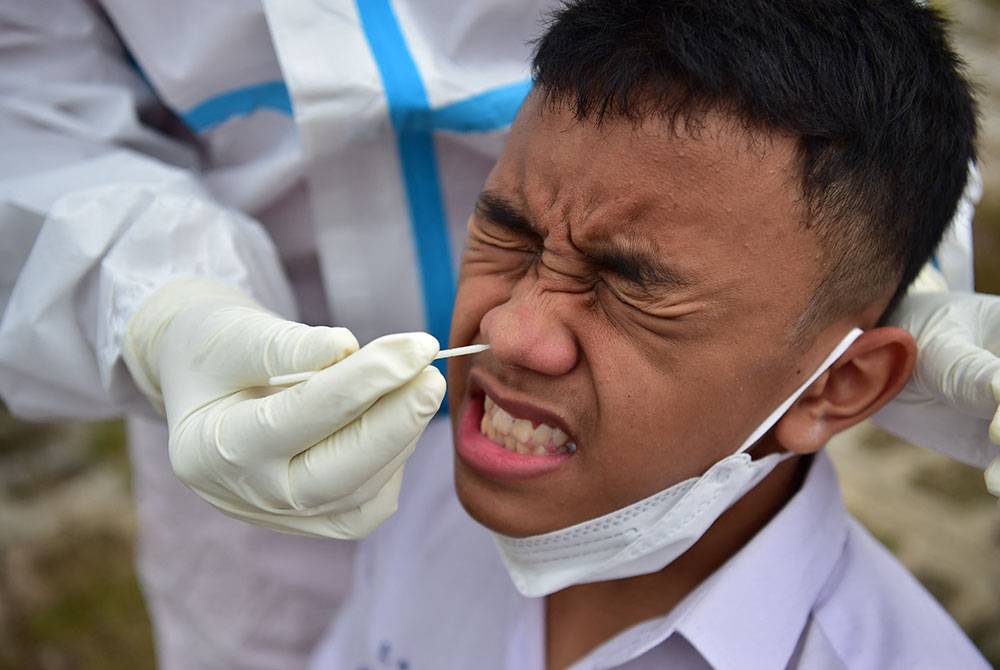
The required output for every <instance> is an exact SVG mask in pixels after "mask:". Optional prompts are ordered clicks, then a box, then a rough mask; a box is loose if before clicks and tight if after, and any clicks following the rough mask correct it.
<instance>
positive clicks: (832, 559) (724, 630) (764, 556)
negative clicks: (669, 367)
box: [574, 452, 847, 670]
mask: <svg viewBox="0 0 1000 670" xmlns="http://www.w3.org/2000/svg"><path fill="white" fill-rule="evenodd" d="M846 539H847V523H846V514H845V511H844V507H843V501H842V500H841V497H840V486H839V484H838V483H837V477H836V474H835V473H834V470H833V465H832V464H831V463H830V460H829V458H828V457H827V456H826V454H825V453H822V452H821V453H820V454H819V455H817V456H816V457H815V458H814V459H813V463H812V465H811V466H810V468H809V473H808V474H807V475H806V479H805V481H804V482H803V484H802V488H800V489H799V491H798V492H797V493H796V494H795V495H794V496H792V498H791V500H789V501H788V503H787V504H786V505H785V506H784V507H783V508H782V509H781V511H780V512H778V514H777V515H775V517H774V518H773V519H771V521H770V522H769V523H768V524H767V525H766V526H764V528H762V529H761V530H760V532H758V533H757V534H756V535H755V536H754V537H753V539H751V540H750V542H748V543H747V544H746V545H745V546H744V547H743V548H742V549H741V550H740V551H739V552H737V553H736V554H734V555H733V557H732V558H730V559H729V560H728V561H727V562H726V563H725V565H723V566H722V567H721V568H719V569H718V570H717V571H716V572H715V573H713V574H712V575H711V576H710V577H709V578H708V579H706V580H705V581H704V582H702V583H701V585H699V586H698V588H697V589H695V590H694V591H693V592H691V593H690V594H688V596H687V597H685V598H684V600H682V601H681V602H680V603H679V604H678V606H677V607H675V608H674V610H673V611H671V612H670V613H669V614H667V615H666V616H664V617H658V618H657V619H653V620H650V621H646V622H643V623H641V624H639V625H637V626H634V627H632V628H630V629H629V630H627V631H625V632H624V633H622V634H621V635H619V636H616V637H615V638H612V639H611V640H609V641H608V642H606V643H605V644H603V645H601V646H599V647H598V648H597V649H595V650H594V652H592V653H591V654H588V655H587V657H585V658H584V659H581V662H580V663H579V664H577V665H575V666H574V667H591V666H592V665H593V664H594V663H595V662H596V663H597V665H604V664H621V663H625V662H627V661H628V660H630V659H632V658H636V657H637V656H639V655H641V654H643V653H645V652H646V651H648V650H649V649H652V648H653V647H655V646H656V645H658V644H660V643H662V642H663V641H664V640H666V639H667V638H669V637H670V636H671V635H673V634H675V633H677V634H680V635H683V636H684V637H685V638H686V639H687V641H688V642H689V643H690V644H691V645H692V646H693V647H694V648H695V649H696V650H697V651H698V653H700V654H701V655H702V657H703V658H704V659H705V660H706V662H707V663H708V664H709V665H710V666H711V667H712V668H715V670H746V668H751V667H759V668H783V667H786V666H787V665H788V661H789V659H790V658H791V656H792V653H793V651H794V650H795V647H796V645H797V644H798V642H799V638H800V637H801V635H802V630H803V628H804V626H805V624H806V621H807V619H808V617H809V613H810V611H811V610H812V608H813V605H814V604H815V602H816V599H817V597H818V596H819V593H820V590H821V589H822V587H823V585H824V584H825V583H826V581H827V579H828V577H829V574H830V572H831V571H832V570H833V568H834V566H835V565H836V563H837V561H838V560H839V558H840V555H841V553H842V552H843V547H844V543H845V541H846Z"/></svg>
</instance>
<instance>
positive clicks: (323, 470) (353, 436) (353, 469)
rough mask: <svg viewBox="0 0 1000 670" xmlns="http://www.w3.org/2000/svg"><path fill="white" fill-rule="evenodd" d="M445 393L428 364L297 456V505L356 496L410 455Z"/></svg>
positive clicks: (292, 482)
mask: <svg viewBox="0 0 1000 670" xmlns="http://www.w3.org/2000/svg"><path fill="white" fill-rule="evenodd" d="M444 392H445V381H444V377H443V376H442V375H441V373H440V372H438V371H437V369H436V368H433V367H427V368H424V370H423V371H422V372H420V373H419V374H418V375H417V377H416V378H415V379H414V380H412V381H411V382H409V383H408V384H406V385H405V386H403V387H402V388H399V389H396V390H395V391H392V392H390V393H388V394H386V395H385V396H383V397H382V398H380V399H379V400H378V401H377V402H376V403H375V404H374V405H372V406H371V408H370V409H369V410H368V411H367V412H365V413H364V414H363V415H361V416H360V417H359V418H358V419H357V420H355V421H353V422H352V423H350V424H348V425H347V426H345V427H344V428H342V429H341V430H339V431H338V432H337V433H335V434H334V435H333V436H331V437H329V438H328V439H325V440H323V441H321V442H319V443H318V444H316V445H314V446H312V447H310V448H309V449H307V450H306V451H304V452H302V453H300V454H298V455H297V456H295V457H294V458H293V459H292V461H291V464H290V465H289V469H288V478H289V490H290V491H291V497H292V500H293V501H294V503H295V506H296V507H302V508H306V509H308V508H310V507H316V506H320V505H324V504H327V503H330V502H332V501H336V500H339V499H341V498H345V497H348V496H353V495H355V494H358V493H359V492H360V491H361V489H362V488H364V486H365V484H366V482H368V481H369V480H371V479H373V478H376V477H377V476H378V474H379V472H380V471H382V470H383V469H385V468H386V466H388V465H390V464H391V463H392V462H393V461H395V460H397V459H398V458H399V457H400V455H401V454H402V455H404V456H403V457H404V458H405V456H408V455H409V453H411V452H412V448H413V445H414V443H415V442H416V440H417V438H418V437H420V434H421V433H422V432H423V430H424V428H426V427H427V424H428V423H429V422H430V420H431V419H432V418H434V414H435V412H437V410H438V407H440V405H441V401H442V399H443V398H444Z"/></svg>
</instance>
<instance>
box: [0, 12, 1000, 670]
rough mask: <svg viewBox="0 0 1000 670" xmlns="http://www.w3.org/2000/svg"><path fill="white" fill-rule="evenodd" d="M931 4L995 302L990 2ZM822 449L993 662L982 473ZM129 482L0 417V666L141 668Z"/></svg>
mask: <svg viewBox="0 0 1000 670" xmlns="http://www.w3.org/2000/svg"><path fill="white" fill-rule="evenodd" d="M934 4H936V5H938V6H940V7H941V8H942V9H944V10H945V11H946V12H947V13H948V14H949V15H950V16H951V17H952V18H953V19H954V20H955V21H956V23H957V26H958V30H957V33H956V36H957V42H958V48H959V51H960V52H961V53H962V54H963V56H964V57H965V58H966V59H967V60H968V62H969V66H970V72H971V74H972V76H973V77H974V79H975V80H976V81H977V83H978V85H979V87H980V104H981V107H982V110H983V112H984V117H983V124H982V128H983V142H982V151H981V164H982V170H983V175H984V179H985V182H986V192H985V195H984V199H983V202H982V203H981V205H980V206H979V208H978V210H977V214H976V220H975V235H976V238H975V239H976V272H977V277H976V281H977V287H978V288H979V290H981V291H986V292H991V293H998V294H1000V0H978V1H972V0H960V1H959V0H954V1H948V2H944V1H940V2H935V3H934ZM831 453H832V454H833V455H834V459H835V462H836V464H837V468H838V471H839V472H840V473H841V478H842V483H843V488H844V496H845V500H846V501H847V504H848V506H849V507H850V509H851V510H852V511H853V513H854V514H855V515H856V516H858V517H859V519H860V520H861V521H862V522H863V523H864V524H865V525H866V526H868V527H869V528H870V529H871V530H872V532H873V533H874V534H875V536H876V537H878V538H879V539H880V540H881V541H882V542H883V543H884V544H885V545H886V546H887V547H888V548H889V549H890V550H892V551H893V552H894V553H896V555H897V556H898V557H899V558H900V559H901V560H902V561H903V562H904V563H905V564H906V565H907V567H909V569H910V570H911V571H913V572H914V574H915V575H916V576H917V577H918V578H919V579H920V580H921V581H922V582H923V583H924V585H925V586H926V587H927V588H928V589H929V590H930V591H931V592H932V593H933V594H934V595H935V596H936V597H937V598H938V599H939V600H940V601H941V603H942V604H943V605H944V606H945V607H946V608H947V609H948V610H949V611H950V612H951V613H952V615H953V616H955V618H956V619H957V620H958V622H959V623H960V624H961V625H962V626H963V628H964V629H965V630H966V631H967V632H968V633H969V635H970V636H971V637H972V638H973V640H974V641H975V642H976V643H977V644H978V645H979V646H980V648H981V649H982V650H983V652H984V653H985V654H986V655H987V657H988V658H989V659H990V660H991V661H992V662H993V663H994V665H997V666H1000V563H998V562H997V561H996V560H995V559H996V556H997V553H996V552H997V545H998V543H1000V516H998V514H997V505H996V501H995V500H993V499H992V498H990V497H989V496H987V495H986V494H985V493H984V491H983V487H982V479H981V475H980V473H978V472H975V471H974V470H972V469H971V468H967V467H965V466H962V465H959V464H957V463H954V462H951V461H949V460H947V459H945V458H943V457H939V456H937V455H935V454H932V453H928V452H925V451H922V450H917V449H914V448H912V447H909V446H908V445H904V444H901V443H899V442H898V441H896V440H894V439H892V438H890V437H889V436H887V435H885V434H883V433H880V432H878V431H877V430H874V429H872V428H871V427H861V428H858V429H856V430H855V431H852V432H851V434H850V435H847V436H843V437H841V438H839V439H838V440H837V441H836V443H835V444H833V445H831ZM128 483H129V478H128V464H127V457H126V453H125V447H124V438H123V432H122V428H121V425H120V424H117V423H107V424H96V425H89V426H88V425H71V426H38V425H26V424H22V423H18V422H16V421H14V420H12V419H10V418H9V417H8V416H6V414H3V413H2V410H0V670H7V669H11V670H13V669H15V668H17V669H18V670H20V669H26V670H32V669H35V668H38V669H40V670H42V669H44V670H61V669H63V668H66V669H69V668H73V669H76V668H81V669H84V670H86V669H90V668H94V669H97V668H101V669H111V670H114V669H116V668H130V669H141V668H149V667H152V666H153V651H152V640H151V635H150V630H149V624H148V620H147V618H146V613H145V610H144V608H143V603H142V598H141V594H140V592H139V588H138V585H137V583H136V579H135V575H134V572H133V570H132V544H131V543H132V538H133V533H134V513H133V510H132V508H131V499H130V495H129V490H128Z"/></svg>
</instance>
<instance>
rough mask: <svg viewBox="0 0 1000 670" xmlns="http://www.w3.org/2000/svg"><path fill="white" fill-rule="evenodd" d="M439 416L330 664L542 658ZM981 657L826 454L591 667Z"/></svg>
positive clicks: (368, 566) (540, 635) (335, 640)
mask: <svg viewBox="0 0 1000 670" xmlns="http://www.w3.org/2000/svg"><path fill="white" fill-rule="evenodd" d="M451 458H452V452H451V440H450V434H449V429H448V426H447V423H446V422H445V421H440V420H438V421H435V422H434V423H433V424H432V425H431V426H430V428H428V430H427V432H426V433H425V436H424V438H423V439H422V443H421V445H420V446H418V448H417V450H416V454H415V455H414V456H413V458H411V460H410V462H409V464H408V465H407V473H406V484H405V485H404V491H403V494H402V496H401V499H400V511H399V512H398V513H397V514H396V516H394V517H393V518H392V519H390V520H389V521H388V522H387V523H386V524H384V525H383V526H382V528H380V529H379V530H378V531H377V532H376V533H375V534H373V535H372V536H371V537H369V538H368V539H367V540H365V542H364V543H363V544H362V547H361V550H360V552H359V554H358V560H357V563H356V566H357V567H356V574H355V591H354V593H353V594H352V596H351V598H350V600H349V601H348V603H347V604H346V606H345V607H344V609H343V611H342V613H341V615H340V616H339V617H338V619H337V621H336V622H335V624H334V625H333V626H332V628H331V630H330V631H329V634H328V635H327V638H326V639H325V640H324V642H323V643H322V644H321V646H320V648H319V649H318V651H317V654H316V656H315V658H314V662H313V667H314V668H323V669H324V670H325V669H336V670H341V669H347V670H362V669H369V670H376V669H380V670H381V669H384V668H392V669H393V670H443V669H447V668H456V669H463V670H465V669H468V668H483V669H487V670H488V669H492V668H497V669H500V670H534V669H537V670H543V669H544V667H545V653H544V599H543V598H525V597H523V596H521V595H520V594H518V593H517V591H516V590H515V589H514V586H513V584H512V583H511V581H510V578H509V577H508V575H507V572H506V571H505V569H504V567H503V564H502V563H501V562H500V557H499V554H498V552H497V550H496V548H495V546H494V545H493V541H492V538H491V536H490V534H489V533H488V532H487V531H486V530H484V529H483V528H482V527H481V526H479V525H478V524H476V523H475V522H474V521H473V520H472V519H470V518H469V517H468V515H466V514H465V512H464V510H462V508H461V505H460V504H459V503H458V500H457V498H456V496H455V491H454V487H453V484H452V466H451ZM617 667H622V668H628V669H629V670H647V669H652V668H658V669H660V668H670V669H671V670H674V669H680V670H687V669H694V668H697V669H699V670H700V669H705V668H713V669H715V670H736V669H739V670H748V669H750V670H752V669H755V668H760V669H767V670H773V669H776V668H786V667H790V668H803V669H808V670H813V669H814V668H818V669H826V668H872V669H873V670H874V669H878V670H884V669H891V668H899V669H900V670H902V669H906V670H914V669H919V668H927V669H929V670H930V669H933V670H939V669H941V668H948V669H949V670H952V669H955V670H958V669H964V668H988V667H989V665H988V664H987V663H986V661H985V660H984V659H983V658H982V656H980V654H979V652H978V651H977V650H976V649H975V647H974V646H973V645H972V643H971V642H970V641H969V640H968V638H967V637H966V636H965V634H964V633H963V632H962V631H961V630H960V629H959V628H958V626H957V625H956V624H955V623H954V621H952V619H951V618H950V617H949V616H948V615H947V613H945V612H944V610H943V609H942V608H941V607H940V606H939V605H938V604H937V603H936V602H935V601H934V600H933V599H932V598H931V597H930V596H929V595H928V594H927V592H926V591H924V589H923V588H922V587H921V586H920V585H919V584H918V583H917V581H916V580H915V579H914V578H913V577H912V576H911V575H910V574H909V573H908V572H906V570H905V569H903V567H902V566H900V565H899V563H897V562H896V560H895V559H894V558H893V557H892V556H891V555H890V554H889V553H888V552H887V551H886V550H885V549H883V548H882V546H881V545H879V544H878V543H877V542H876V541H875V540H873V539H872V537H871V536H870V535H869V534H868V533H867V532H866V531H865V530H864V529H863V528H862V527H861V526H860V525H858V523H857V522H856V521H854V520H853V519H852V518H851V517H849V516H848V514H847V512H846V511H845V510H844V506H843V502H842V501H841V498H840V490H839V485H838V483H837V477H836V474H835V473H834V470H833V466H832V465H831V464H830V461H829V460H828V459H827V457H826V456H825V455H823V454H821V455H819V456H818V457H817V458H816V459H815V460H814V462H813V465H812V467H811V468H810V471H809V474H808V475H807V477H806V480H805V482H804V483H803V485H802V488H801V490H800V491H799V492H798V493H797V494H796V495H795V496H794V497H793V498H792V499H791V500H790V501H789V502H788V504H787V505H785V507H784V508H783V509H782V510H781V511H780V512H779V513H778V515H777V516H775V517H774V518H773V519H772V520H771V522H770V523H768V524H767V526H765V527H764V528H763V529H762V530H761V531H760V532H759V533H757V535H756V536H754V538H753V539H752V540H751V541H750V542H749V543H748V544H747V545H746V546H745V547H743V549H741V550H740V551H739V552H738V553H737V554H735V555H734V556H733V557H732V558H731V559H730V560H729V561H728V562H727V563H726V564H725V565H724V566H723V567H722V568H720V569H719V570H717V571H716V572H715V573H714V574H713V575H712V576H711V577H709V578H708V579H707V580H706V581H705V582H703V583H702V584H701V585H700V586H699V587H698V588H697V589H696V590H695V591H693V592H692V593H691V594H689V595H688V596H687V597H686V598H685V599H684V600H683V601H682V602H681V603H680V604H679V605H678V606H677V607H675V608H674V609H673V610H672V611H671V612H670V614H668V615H666V616H664V617H659V618H656V619H651V620H649V621H646V622H643V623H641V624H638V625H636V626H633V627H632V628H629V629H628V630H625V631H623V632H622V633H620V634H618V635H616V636H615V637H613V638H611V639H610V640H608V641H606V642H605V643H603V644H602V645H600V646H599V647H597V648H596V649H594V650H593V651H591V652H590V653H589V654H588V655H587V656H586V657H584V658H583V659H581V660H580V661H578V662H577V663H576V664H575V665H574V666H573V670H597V669H599V668H617Z"/></svg>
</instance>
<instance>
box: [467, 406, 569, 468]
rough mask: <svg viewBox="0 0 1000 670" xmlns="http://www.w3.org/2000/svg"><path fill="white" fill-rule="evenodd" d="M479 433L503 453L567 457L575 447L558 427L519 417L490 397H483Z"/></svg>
mask: <svg viewBox="0 0 1000 670" xmlns="http://www.w3.org/2000/svg"><path fill="white" fill-rule="evenodd" d="M479 432H481V433H482V434H483V435H485V436H486V437H488V438H489V439H490V440H491V441H493V442H495V443H497V444H498V445H500V446H502V447H503V448H504V449H506V450H507V451H511V452H514V453H518V454H524V455H530V456H551V455H553V454H571V453H573V452H574V451H576V445H575V444H574V443H573V442H570V441H569V436H568V435H567V434H566V433H565V432H564V431H563V430H562V429H561V428H558V427H554V426H550V425H549V424H547V423H545V422H543V421H537V420H532V419H528V418H519V417H516V416H514V415H513V414H511V413H510V412H508V411H507V410H505V409H504V408H502V407H500V405H498V404H497V403H496V401H495V400H493V398H491V397H490V396H489V395H488V394H484V398H483V418H482V420H481V421H480V423H479Z"/></svg>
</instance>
